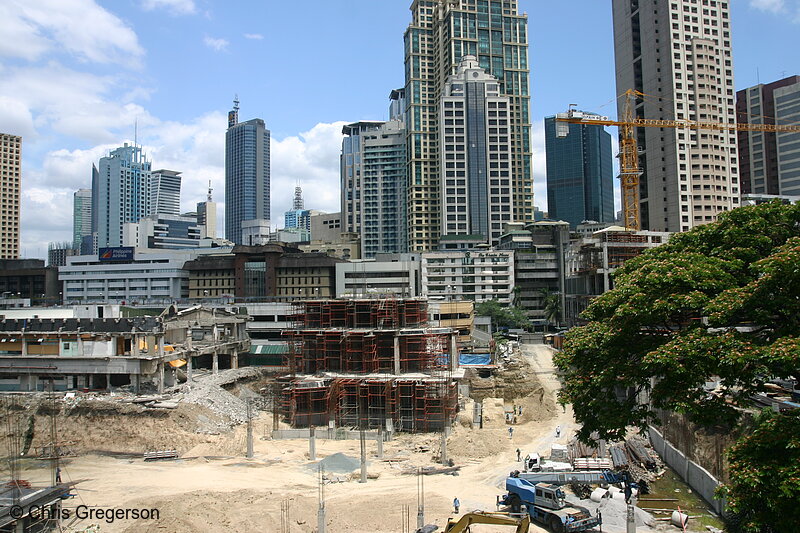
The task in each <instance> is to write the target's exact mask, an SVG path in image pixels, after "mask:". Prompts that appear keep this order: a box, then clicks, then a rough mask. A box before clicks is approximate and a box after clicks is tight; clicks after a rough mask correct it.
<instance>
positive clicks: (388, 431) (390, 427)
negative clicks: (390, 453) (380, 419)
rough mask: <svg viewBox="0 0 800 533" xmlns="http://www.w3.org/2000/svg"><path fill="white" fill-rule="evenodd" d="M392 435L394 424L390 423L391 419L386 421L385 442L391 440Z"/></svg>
mask: <svg viewBox="0 0 800 533" xmlns="http://www.w3.org/2000/svg"><path fill="white" fill-rule="evenodd" d="M393 434H394V422H392V419H391V418H387V419H386V440H387V441H389V440H392V435H393Z"/></svg>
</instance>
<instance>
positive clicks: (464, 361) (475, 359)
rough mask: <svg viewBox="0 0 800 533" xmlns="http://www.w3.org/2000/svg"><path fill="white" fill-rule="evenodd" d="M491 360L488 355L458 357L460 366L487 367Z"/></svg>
mask: <svg viewBox="0 0 800 533" xmlns="http://www.w3.org/2000/svg"><path fill="white" fill-rule="evenodd" d="M491 361H492V358H491V355H490V354H488V353H462V354H460V355H459V356H458V363H459V364H460V365H462V366H463V365H489V364H491Z"/></svg>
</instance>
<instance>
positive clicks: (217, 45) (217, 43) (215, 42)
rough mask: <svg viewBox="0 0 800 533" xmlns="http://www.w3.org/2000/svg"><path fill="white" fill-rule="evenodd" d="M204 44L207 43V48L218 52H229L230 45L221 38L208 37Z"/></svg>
mask: <svg viewBox="0 0 800 533" xmlns="http://www.w3.org/2000/svg"><path fill="white" fill-rule="evenodd" d="M203 42H204V43H205V45H206V46H208V47H209V48H211V49H212V50H214V51H217V52H221V51H223V50H227V48H228V45H229V44H230V43H229V42H228V41H226V40H225V39H221V38H220V39H217V38H215V37H208V36H206V37H204V38H203Z"/></svg>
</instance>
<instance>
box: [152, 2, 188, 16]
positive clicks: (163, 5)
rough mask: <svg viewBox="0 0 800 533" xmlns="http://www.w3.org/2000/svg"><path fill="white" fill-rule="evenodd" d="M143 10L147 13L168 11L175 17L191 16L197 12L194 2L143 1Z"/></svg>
mask: <svg viewBox="0 0 800 533" xmlns="http://www.w3.org/2000/svg"><path fill="white" fill-rule="evenodd" d="M142 8H143V9H144V10H145V11H153V10H154V9H166V10H167V11H168V12H170V13H171V14H173V15H191V14H194V13H195V12H196V11H197V6H195V4H194V0H143V1H142Z"/></svg>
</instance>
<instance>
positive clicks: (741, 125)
mask: <svg viewBox="0 0 800 533" xmlns="http://www.w3.org/2000/svg"><path fill="white" fill-rule="evenodd" d="M647 96H648V95H646V94H644V93H641V92H639V91H635V90H633V89H629V90H627V91H625V94H623V95H622V97H624V98H625V109H624V113H623V117H622V120H612V119H610V118H608V117H605V116H601V115H596V114H594V113H585V112H582V111H577V110H575V109H572V108H570V109H569V110H568V111H567V112H566V113H558V114H557V115H556V137H558V138H563V137H566V136H567V135H568V134H569V125H568V124H587V125H596V126H617V127H619V129H620V149H619V167H620V182H621V183H620V189H621V191H622V218H623V222H624V224H625V227H626V228H628V229H632V230H639V229H641V227H642V226H641V217H640V214H639V176H640V175H641V171H640V170H639V151H638V147H637V145H636V135H634V128H675V129H686V130H712V131H763V132H791V131H797V132H800V125H777V124H750V123H745V122H730V123H723V122H701V121H694V120H659V119H651V118H637V117H636V116H635V115H634V109H635V107H636V98H637V97H647Z"/></svg>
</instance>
